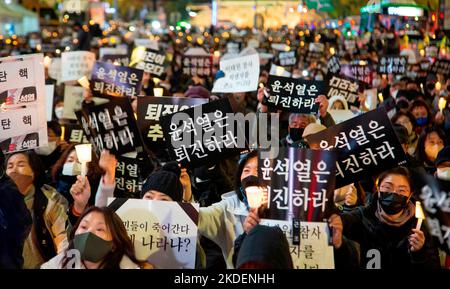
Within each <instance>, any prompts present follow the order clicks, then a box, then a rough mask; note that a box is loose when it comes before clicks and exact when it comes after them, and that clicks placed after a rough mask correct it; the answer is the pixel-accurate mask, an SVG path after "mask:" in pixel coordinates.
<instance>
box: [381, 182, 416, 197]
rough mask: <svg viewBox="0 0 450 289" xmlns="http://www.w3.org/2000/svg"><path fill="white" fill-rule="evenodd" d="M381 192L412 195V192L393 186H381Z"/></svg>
mask: <svg viewBox="0 0 450 289" xmlns="http://www.w3.org/2000/svg"><path fill="white" fill-rule="evenodd" d="M380 191H382V192H396V193H397V194H400V195H409V194H410V192H411V191H410V190H408V189H406V188H403V187H401V188H394V186H392V185H387V184H386V185H381V186H380Z"/></svg>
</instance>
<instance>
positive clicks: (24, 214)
mask: <svg viewBox="0 0 450 289" xmlns="http://www.w3.org/2000/svg"><path fill="white" fill-rule="evenodd" d="M1 170H2V169H1V168H0V171H1ZM1 174H2V173H1V172H0V269H2V268H9V269H20V268H21V267H22V264H23V258H22V251H23V243H24V241H25V239H26V238H27V236H28V234H29V232H30V230H31V223H32V220H31V215H30V212H29V211H28V209H27V207H26V205H25V201H24V197H23V195H22V194H21V193H20V192H19V190H18V189H17V187H16V185H15V184H14V183H13V182H12V181H11V180H10V179H9V178H8V177H7V176H6V175H5V176H3V177H1Z"/></svg>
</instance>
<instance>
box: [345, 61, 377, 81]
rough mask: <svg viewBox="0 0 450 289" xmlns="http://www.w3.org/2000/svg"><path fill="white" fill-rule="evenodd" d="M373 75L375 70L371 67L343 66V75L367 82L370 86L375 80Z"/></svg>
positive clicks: (358, 65)
mask: <svg viewBox="0 0 450 289" xmlns="http://www.w3.org/2000/svg"><path fill="white" fill-rule="evenodd" d="M372 73H373V69H372V67H371V66H370V65H361V64H343V65H341V74H343V75H345V76H347V77H350V78H353V79H357V80H359V81H362V82H365V83H367V84H370V85H372V80H373V75H372Z"/></svg>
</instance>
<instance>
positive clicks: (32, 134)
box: [0, 54, 48, 153]
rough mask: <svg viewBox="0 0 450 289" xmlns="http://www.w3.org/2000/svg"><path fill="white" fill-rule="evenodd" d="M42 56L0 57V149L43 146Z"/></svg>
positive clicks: (6, 150) (44, 134)
mask: <svg viewBox="0 0 450 289" xmlns="http://www.w3.org/2000/svg"><path fill="white" fill-rule="evenodd" d="M45 94H46V92H45V76H44V55H43V54H31V55H20V56H15V57H6V58H0V106H1V107H2V109H1V110H0V148H1V149H2V150H3V152H4V153H12V152H15V151H21V150H27V149H33V148H36V147H39V146H46V145H47V141H48V140H47V122H46V100H45Z"/></svg>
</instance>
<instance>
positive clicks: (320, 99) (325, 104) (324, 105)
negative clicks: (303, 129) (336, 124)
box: [316, 94, 328, 117]
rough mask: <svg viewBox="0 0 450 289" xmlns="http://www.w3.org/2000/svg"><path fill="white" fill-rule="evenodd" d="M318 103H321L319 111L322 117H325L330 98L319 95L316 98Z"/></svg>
mask: <svg viewBox="0 0 450 289" xmlns="http://www.w3.org/2000/svg"><path fill="white" fill-rule="evenodd" d="M316 103H319V113H320V117H325V116H326V115H327V108H328V99H327V97H326V96H325V95H323V94H322V95H319V96H318V97H317V98H316Z"/></svg>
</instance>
